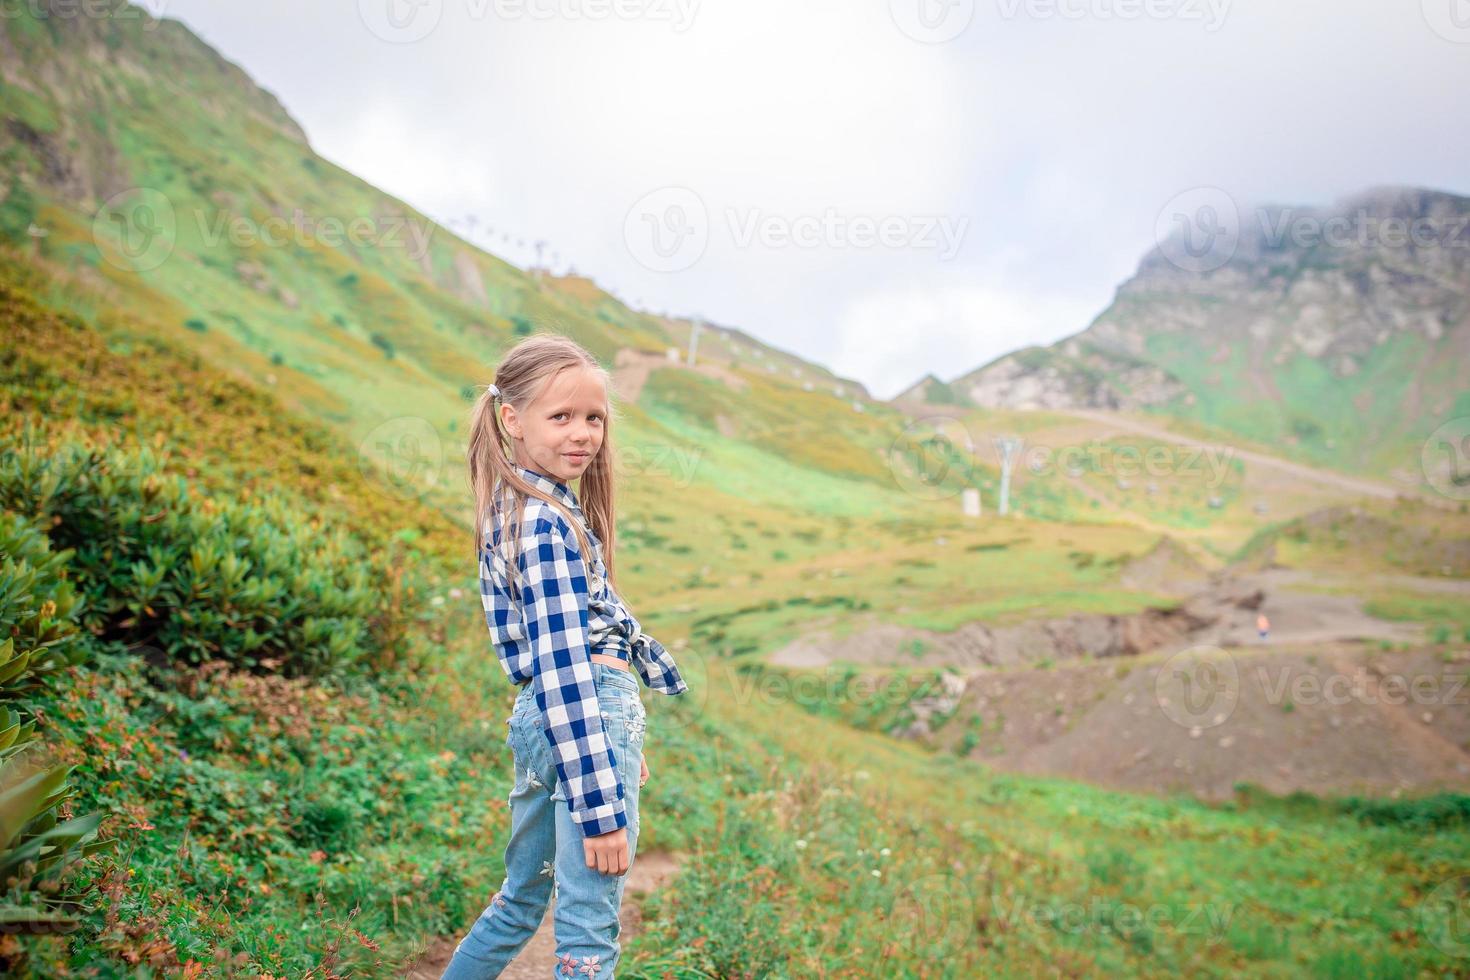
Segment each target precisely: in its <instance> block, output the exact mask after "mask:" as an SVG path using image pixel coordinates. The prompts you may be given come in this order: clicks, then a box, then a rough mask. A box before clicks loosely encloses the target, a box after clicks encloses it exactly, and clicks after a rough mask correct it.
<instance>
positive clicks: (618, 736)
mask: <svg viewBox="0 0 1470 980" xmlns="http://www.w3.org/2000/svg"><path fill="white" fill-rule="evenodd" d="M592 669H593V678H594V683H595V685H596V689H597V700H598V702H599V703H600V704H601V705H602V719H603V727H604V729H605V730H606V731H607V737H608V741H609V743H610V744H611V746H612V750H613V754H614V755H615V756H616V757H617V762H618V773H619V775H620V776H621V777H622V780H623V792H624V805H625V807H626V808H627V815H628V828H627V829H628V867H629V870H632V865H633V857H634V855H635V854H636V853H637V850H638V777H639V776H640V775H641V773H642V768H643V731H644V725H645V722H646V712H645V709H644V707H643V702H642V700H641V699H640V698H639V680H638V675H637V674H634V673H632V672H631V671H627V670H619V669H618V668H616V667H610V666H608V665H607V664H603V663H598V662H597V661H593V662H592ZM507 724H508V726H509V733H508V735H507V737H506V744H508V745H509V746H510V749H511V754H512V756H513V757H514V760H515V767H516V774H515V786H514V787H513V788H512V789H511V792H510V797H509V801H510V843H508V844H507V845H506V847H505V880H504V881H503V882H501V885H500V891H498V892H496V893H495V895H494V897H493V898H491V900H490V904H489V905H488V906H487V907H486V908H485V911H484V912H482V913H480V917H479V918H478V919H476V920H475V924H474V925H473V926H471V927H470V931H469V934H468V935H467V936H465V938H464V939H463V940H461V941H460V944H459V946H458V947H456V949H455V951H454V958H453V959H451V960H450V961H449V966H448V967H446V968H445V970H444V974H443V977H442V980H489V978H491V977H498V976H500V973H501V971H502V970H504V969H505V967H506V965H507V964H508V963H510V961H511V960H513V959H515V956H516V954H517V953H519V952H520V951H521V949H522V948H523V947H524V946H525V945H526V943H527V942H529V941H530V939H531V936H532V934H534V933H535V931H536V929H537V928H538V927H539V926H540V925H541V920H542V919H543V918H544V917H545V915H546V906H547V903H548V902H549V901H550V900H551V897H552V894H553V890H554V891H555V895H556V912H555V920H554V921H555V929H556V952H557V959H556V962H555V963H554V964H548V966H551V967H552V971H553V972H552V976H553V977H557V978H560V980H568V978H571V977H575V978H576V980H612V978H613V970H614V968H615V967H616V965H617V961H618V955H619V953H621V952H622V945H621V944H620V943H619V942H618V933H619V931H620V926H619V924H618V910H619V909H620V908H621V907H622V904H623V885H624V884H625V883H626V881H627V877H626V875H611V874H603V873H602V872H600V871H598V870H597V869H595V868H589V867H587V858H586V856H585V854H584V852H583V849H582V841H583V840H584V839H585V838H584V835H583V834H582V831H581V829H580V828H579V827H578V826H577V825H576V824H575V823H573V822H572V813H571V810H570V809H569V808H568V806H567V802H566V796H565V795H564V794H563V793H562V791H561V783H560V781H559V780H558V778H557V772H556V763H555V761H554V757H553V755H552V752H551V744H550V743H549V742H547V740H546V733H545V729H544V727H543V719H542V717H541V712H540V711H539V710H538V709H537V707H536V699H535V696H534V695H533V694H532V692H531V686H530V685H529V684H527V685H526V686H525V688H524V689H522V691H521V693H520V695H519V697H517V698H516V703H515V709H514V710H513V711H512V712H511V716H510V719H509V721H508V722H507Z"/></svg>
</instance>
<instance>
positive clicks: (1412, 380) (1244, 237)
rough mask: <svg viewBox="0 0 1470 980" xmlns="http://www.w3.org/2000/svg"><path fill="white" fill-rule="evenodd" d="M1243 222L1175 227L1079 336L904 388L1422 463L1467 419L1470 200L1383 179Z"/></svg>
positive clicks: (945, 397) (1359, 461)
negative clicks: (1187, 424)
mask: <svg viewBox="0 0 1470 980" xmlns="http://www.w3.org/2000/svg"><path fill="white" fill-rule="evenodd" d="M1238 217H1239V221H1238V229H1239V232H1238V235H1235V234H1227V235H1225V236H1223V237H1217V238H1216V239H1215V240H1213V241H1211V240H1210V239H1208V238H1207V237H1205V236H1204V235H1203V234H1202V233H1201V232H1200V230H1199V229H1195V231H1194V234H1192V235H1186V234H1185V233H1184V232H1183V231H1182V230H1176V231H1175V232H1174V234H1173V235H1171V236H1170V237H1169V238H1167V239H1165V241H1164V242H1163V243H1161V244H1160V245H1159V246H1157V247H1155V248H1154V249H1153V250H1151V251H1150V252H1149V253H1148V254H1147V255H1146V256H1144V258H1143V261H1142V262H1141V263H1140V265H1139V268H1138V271H1137V273H1136V274H1135V275H1134V276H1133V278H1131V279H1129V280H1128V281H1127V282H1125V283H1123V284H1122V285H1121V286H1120V287H1119V288H1118V291H1117V294H1116V296H1115V297H1114V300H1113V302H1112V304H1111V306H1109V308H1108V309H1107V310H1106V311H1104V312H1103V313H1102V314H1101V315H1100V316H1098V317H1097V319H1095V320H1094V321H1093V322H1092V324H1091V325H1090V326H1088V327H1087V329H1086V330H1084V331H1082V332H1081V333H1079V334H1076V335H1075V336H1073V337H1070V338H1068V339H1066V340H1063V341H1061V342H1059V343H1057V344H1054V345H1052V346H1050V347H1033V348H1028V349H1026V350H1022V351H1018V352H1016V353H1013V354H1008V355H1006V356H1005V357H1002V358H1000V359H998V360H996V361H993V362H991V363H989V364H986V365H984V366H983V367H980V368H978V369H976V370H974V371H971V372H969V373H967V374H964V375H961V376H960V377H957V378H955V379H953V380H951V381H949V382H948V383H947V384H946V383H942V382H940V381H939V379H937V378H933V377H932V376H931V377H930V378H926V379H924V380H923V381H921V382H919V383H918V384H917V385H915V386H914V387H913V388H911V389H910V390H909V392H907V393H906V394H905V395H904V396H900V397H901V398H904V397H906V398H908V399H910V400H913V399H918V400H922V401H929V402H935V401H955V400H957V401H959V402H960V403H961V404H969V405H974V406H977V407H989V408H1023V409H1024V408H1051V409H1114V410H1146V411H1151V412H1159V413H1165V414H1169V415H1173V416H1177V417H1179V418H1183V419H1189V420H1193V421H1198V422H1202V423H1206V424H1209V425H1212V426H1215V427H1218V428H1221V429H1224V430H1226V431H1230V432H1235V433H1238V434H1240V435H1242V436H1245V437H1248V438H1251V439H1254V440H1258V441H1260V442H1262V443H1265V444H1267V445H1278V446H1282V447H1283V448H1284V449H1286V450H1287V451H1288V452H1290V453H1298V454H1301V455H1304V456H1306V457H1309V458H1311V459H1313V460H1315V461H1317V462H1321V463H1326V464H1329V465H1336V466H1340V467H1344V468H1347V469H1352V470H1358V471H1363V472H1377V473H1383V472H1390V471H1401V473H1408V472H1410V471H1412V470H1413V469H1414V468H1416V467H1417V465H1418V463H1417V459H1418V449H1419V444H1420V443H1421V442H1422V441H1423V440H1424V438H1425V437H1426V436H1427V435H1428V434H1429V433H1430V432H1431V431H1432V430H1433V429H1434V428H1435V427H1436V426H1437V425H1438V424H1440V423H1441V422H1443V421H1444V420H1445V419H1447V418H1451V417H1456V416H1459V415H1470V385H1467V383H1466V378H1467V377H1470V198H1465V197H1460V196H1457V195H1454V194H1448V193H1442V192H1438V191H1433V190H1425V189H1421V188H1412V187H1376V188H1372V189H1370V190H1367V191H1365V192H1363V193H1360V194H1356V195H1353V196H1350V197H1347V198H1344V199H1342V200H1339V201H1338V202H1337V203H1336V204H1334V205H1333V206H1331V207H1327V208H1308V207H1288V206H1282V205H1269V206H1264V207H1259V208H1251V209H1241V210H1240V212H1239V215H1238ZM1227 231H1228V229H1227ZM1216 266H1218V267H1216Z"/></svg>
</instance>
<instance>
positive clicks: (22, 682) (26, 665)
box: [0, 513, 86, 701]
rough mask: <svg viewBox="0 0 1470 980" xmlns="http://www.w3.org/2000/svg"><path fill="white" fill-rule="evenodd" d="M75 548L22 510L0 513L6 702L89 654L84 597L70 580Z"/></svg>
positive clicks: (0, 655)
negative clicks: (60, 546) (51, 536)
mask: <svg viewBox="0 0 1470 980" xmlns="http://www.w3.org/2000/svg"><path fill="white" fill-rule="evenodd" d="M71 555H72V553H71V552H70V551H61V552H53V551H52V550H51V542H50V541H49V540H48V539H47V537H46V535H45V534H43V533H41V531H40V530H39V529H37V528H36V527H35V526H34V525H32V524H31V523H30V522H29V521H27V520H26V519H25V518H23V517H21V516H20V515H19V514H11V513H3V514H0V636H3V637H4V639H3V640H0V701H10V700H12V699H15V698H20V697H23V696H25V695H26V694H27V693H30V692H32V691H34V690H35V689H36V688H38V687H39V686H41V685H43V684H44V683H45V681H46V677H47V675H49V674H51V673H53V672H54V671H57V670H61V669H63V668H65V667H67V666H68V665H70V664H76V663H81V662H82V660H83V659H84V658H85V656H86V652H85V647H84V646H83V645H82V644H81V643H80V642H79V641H80V639H81V634H80V631H79V630H78V627H77V623H76V617H77V615H78V614H79V613H80V612H81V607H82V603H83V600H82V599H81V598H80V597H79V596H77V594H76V592H75V590H74V588H73V586H72V583H71V582H69V581H67V580H66V563H67V560H68V559H69V558H70V557H71Z"/></svg>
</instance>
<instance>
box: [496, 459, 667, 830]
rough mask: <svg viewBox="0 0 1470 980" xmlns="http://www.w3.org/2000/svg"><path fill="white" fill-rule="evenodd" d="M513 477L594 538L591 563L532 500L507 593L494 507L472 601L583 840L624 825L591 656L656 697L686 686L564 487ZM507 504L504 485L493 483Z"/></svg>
mask: <svg viewBox="0 0 1470 980" xmlns="http://www.w3.org/2000/svg"><path fill="white" fill-rule="evenodd" d="M517 469H518V470H519V472H520V474H521V475H522V476H523V477H525V478H526V480H528V481H529V482H530V483H532V484H533V485H535V486H537V487H540V488H541V489H543V490H545V491H546V492H547V493H548V494H550V495H551V496H552V497H554V498H555V499H557V500H559V501H561V502H562V503H563V504H565V505H566V506H567V508H568V509H570V510H571V512H572V513H573V514H574V515H575V516H576V517H577V519H578V520H579V521H581V522H582V526H583V530H584V531H586V533H587V537H588V540H589V541H590V542H591V544H592V551H593V554H592V567H591V569H590V575H589V569H588V566H587V563H586V561H585V560H584V558H583V556H582V554H581V551H580V549H579V547H578V544H577V535H576V532H575V531H573V530H572V527H571V525H570V524H568V523H567V520H566V518H565V517H563V516H562V514H561V512H560V511H558V510H557V509H556V508H554V507H552V506H551V505H550V504H547V503H546V502H545V501H543V500H540V499H539V498H536V497H529V498H527V500H526V506H525V510H524V511H523V512H522V515H521V528H520V535H521V540H520V557H519V561H518V563H517V568H518V569H519V576H518V578H517V583H516V584H517V585H518V586H519V588H520V601H519V602H516V601H515V600H514V599H512V597H511V593H510V583H509V581H508V579H507V575H506V572H507V563H506V560H505V554H504V551H503V550H502V549H501V533H500V532H501V527H500V522H501V521H503V519H504V514H505V508H504V506H502V507H501V508H499V509H498V510H497V511H496V514H495V515H494V516H492V517H491V518H489V519H487V521H486V526H485V528H484V535H483V539H484V544H485V545H486V547H482V548H481V549H480V599H481V602H482V604H483V605H484V608H485V623H486V625H488V626H489V628H490V635H491V637H492V639H493V640H494V643H495V648H496V652H497V653H498V654H499V655H500V664H501V666H502V667H503V668H504V669H505V672H506V674H507V675H508V676H509V677H510V679H511V680H512V681H514V682H515V683H517V684H527V683H529V684H531V685H532V687H533V690H534V691H535V695H536V706H537V707H538V708H539V709H540V711H541V714H542V718H543V720H544V724H543V725H542V730H543V731H544V732H545V733H546V738H547V740H548V741H549V742H550V743H551V751H552V758H553V759H555V760H556V769H557V775H558V777H559V778H560V779H561V782H562V786H564V787H565V796H566V798H567V806H568V807H569V808H570V810H571V812H572V819H573V820H574V821H575V822H576V823H577V825H578V826H579V827H581V829H582V833H583V835H584V836H587V837H595V836H597V835H599V834H606V833H610V832H611V831H614V830H616V829H617V828H619V827H626V826H627V824H628V818H627V814H626V810H625V806H624V802H623V800H624V790H623V784H622V780H621V779H619V777H618V770H617V758H616V756H615V755H614V754H613V750H612V746H611V744H610V743H609V742H608V739H607V735H606V732H605V731H604V729H603V727H602V710H601V706H600V705H599V703H598V700H597V691H596V688H595V686H594V684H593V678H594V676H595V673H594V671H593V661H592V660H591V659H590V655H591V654H592V653H594V652H595V653H607V654H611V655H613V656H617V657H621V658H622V659H624V660H629V661H630V662H631V664H632V666H633V667H634V669H636V670H637V672H638V674H639V676H641V677H642V678H643V682H644V683H645V684H647V685H648V686H649V687H651V688H652V689H654V690H655V691H659V692H660V693H662V694H682V693H683V692H685V691H687V690H688V689H689V685H688V684H686V683H685V682H684V679H683V677H681V676H680V674H679V669H678V667H677V666H675V664H674V659H673V657H671V656H670V655H669V653H668V651H667V650H665V649H664V648H663V645H662V644H660V643H659V642H658V641H657V640H655V639H654V638H653V637H651V636H649V635H648V634H646V633H644V632H643V631H642V629H640V627H639V625H638V620H637V619H636V618H634V616H633V614H632V613H631V612H630V611H629V610H628V608H627V606H625V605H624V604H623V601H622V599H621V598H619V597H618V594H617V592H616V591H615V590H614V589H613V587H612V584H611V583H610V582H608V580H607V571H606V566H605V565H604V564H603V561H602V542H601V541H600V540H599V539H598V538H597V535H595V534H594V533H593V532H592V529H591V528H590V527H588V526H587V521H586V518H585V516H584V515H583V513H582V508H581V506H580V505H579V504H578V502H577V498H576V494H574V493H573V492H572V490H571V488H570V487H569V486H567V485H566V484H565V483H562V482H560V481H559V480H554V479H552V478H551V477H549V476H545V475H543V474H541V473H537V472H536V471H534V470H529V469H526V468H525V467H520V466H518V467H517ZM500 499H501V500H502V502H508V501H509V499H510V492H509V488H508V487H502V488H500Z"/></svg>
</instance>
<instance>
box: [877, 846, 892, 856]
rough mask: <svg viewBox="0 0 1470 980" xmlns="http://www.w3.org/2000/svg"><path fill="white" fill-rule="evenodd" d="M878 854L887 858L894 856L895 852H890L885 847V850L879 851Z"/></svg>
mask: <svg viewBox="0 0 1470 980" xmlns="http://www.w3.org/2000/svg"><path fill="white" fill-rule="evenodd" d="M878 853H879V854H881V855H883V856H884V857H887V856H888V855H890V854H892V853H893V852H892V851H890V850H889V849H888V848H886V847H885V848H883V850H881V851H879V852H878Z"/></svg>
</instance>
